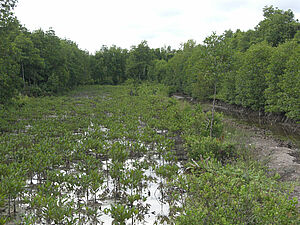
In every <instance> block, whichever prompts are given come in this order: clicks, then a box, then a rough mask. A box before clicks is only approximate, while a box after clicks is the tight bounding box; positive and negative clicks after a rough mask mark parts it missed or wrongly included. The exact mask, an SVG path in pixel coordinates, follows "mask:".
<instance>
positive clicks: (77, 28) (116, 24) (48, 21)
mask: <svg viewBox="0 0 300 225" xmlns="http://www.w3.org/2000/svg"><path fill="white" fill-rule="evenodd" d="M266 5H268V6H270V5H273V6H275V7H279V8H280V9H284V10H287V9H291V10H292V11H293V12H294V14H295V17H296V19H300V3H299V0H281V1H279V0H205V1H203V0H181V1H178V0H19V3H18V5H17V7H16V9H15V14H16V16H17V17H18V19H19V20H20V22H21V24H23V25H25V26H26V27H27V28H28V29H29V30H31V31H33V30H36V29H39V28H42V29H43V30H48V29H49V28H50V27H51V28H53V29H54V31H55V32H56V35H57V36H59V37H60V38H67V39H70V40H72V41H74V42H76V43H77V44H78V45H79V47H80V48H81V49H83V50H88V51H89V52H90V53H94V52H95V51H96V50H99V49H100V48H101V46H102V45H107V46H111V45H113V44H115V45H117V46H118V47H122V48H127V49H129V48H130V47H131V46H132V45H138V44H139V43H140V42H141V41H142V40H146V41H148V44H149V46H150V47H152V48H159V47H163V46H164V45H167V46H168V45H171V46H172V48H178V47H179V46H180V43H184V42H186V41H187V40H189V39H194V40H196V41H197V43H201V42H202V41H203V40H204V38H205V37H207V36H209V35H210V34H211V33H212V32H213V31H216V32H217V33H218V34H221V33H223V32H224V31H225V30H228V29H231V30H233V31H235V30H236V29H241V30H248V29H253V28H254V26H256V25H257V24H258V22H259V21H261V20H262V19H263V15H262V14H263V12H262V9H263V7H264V6H266Z"/></svg>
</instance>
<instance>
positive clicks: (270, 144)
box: [225, 118, 300, 209]
mask: <svg viewBox="0 0 300 225" xmlns="http://www.w3.org/2000/svg"><path fill="white" fill-rule="evenodd" d="M225 123H226V124H228V125H229V126H233V127H235V128H236V129H238V130H239V131H241V133H246V134H247V138H246V142H247V143H246V144H247V145H249V146H252V148H251V149H252V151H253V155H254V157H255V158H256V159H257V160H258V161H260V162H262V163H263V164H264V165H266V166H267V167H268V168H269V169H270V171H271V172H272V173H278V174H279V175H280V177H281V178H280V179H281V181H283V182H295V183H296V185H295V188H294V191H293V193H292V194H291V197H296V198H297V199H298V208H299V209H300V150H299V149H298V148H297V147H296V145H294V144H292V143H291V142H289V141H283V140H280V139H278V138H275V137H274V136H272V134H270V132H268V131H267V130H265V129H262V128H258V127H254V126H250V125H245V124H241V123H239V122H236V121H235V120H234V119H229V118H226V119H225Z"/></svg>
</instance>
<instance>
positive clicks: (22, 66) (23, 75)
mask: <svg viewBox="0 0 300 225" xmlns="http://www.w3.org/2000/svg"><path fill="white" fill-rule="evenodd" d="M21 68H22V77H23V84H24V88H25V74H24V65H23V63H22V64H21Z"/></svg>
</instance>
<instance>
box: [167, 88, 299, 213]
mask: <svg viewBox="0 0 300 225" xmlns="http://www.w3.org/2000/svg"><path fill="white" fill-rule="evenodd" d="M173 97H175V98H176V99H180V100H185V101H189V102H191V103H198V102H197V101H195V100H193V99H192V98H190V97H187V96H184V95H180V94H176V95H173ZM202 106H203V109H204V111H207V110H211V108H212V103H211V102H205V103H202ZM216 111H218V112H222V113H223V114H224V115H225V117H224V122H225V124H226V125H227V126H229V127H233V128H234V129H236V130H238V131H239V132H240V133H241V134H244V137H243V138H242V140H241V141H243V142H246V143H245V144H246V145H248V146H249V147H251V151H252V152H253V156H254V157H255V158H256V160H258V161H260V162H261V163H262V164H263V165H266V166H267V167H268V168H269V169H270V171H271V172H272V173H278V174H279V175H280V177H281V178H280V179H281V181H283V182H293V183H295V188H294V191H293V193H292V194H291V197H296V198H297V199H298V209H299V211H300V124H299V123H296V122H294V121H291V120H289V119H287V118H285V117H284V116H282V115H272V114H265V115H263V116H261V115H260V113H259V112H255V111H253V110H249V109H245V108H243V107H241V106H233V105H229V104H227V103H224V102H217V104H216ZM261 123H264V124H263V125H262V126H261Z"/></svg>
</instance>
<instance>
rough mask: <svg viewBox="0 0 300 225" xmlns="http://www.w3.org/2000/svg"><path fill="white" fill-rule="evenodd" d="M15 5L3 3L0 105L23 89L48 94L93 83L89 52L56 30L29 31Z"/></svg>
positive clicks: (8, 2) (33, 93) (32, 92)
mask: <svg viewBox="0 0 300 225" xmlns="http://www.w3.org/2000/svg"><path fill="white" fill-rule="evenodd" d="M15 4H16V1H15V0H6V1H1V4H0V7H1V18H0V48H1V50H0V90H1V91H0V104H3V103H7V102H8V101H10V100H11V99H12V98H13V97H15V96H16V95H18V94H19V93H20V92H22V93H24V94H27V95H34V96H36V95H46V94H53V93H58V92H61V91H63V90H66V89H70V88H73V87H74V86H76V85H79V84H86V83H91V78H90V68H91V67H90V57H91V56H90V55H89V53H88V52H86V51H82V50H80V49H79V48H78V46H77V45H76V44H75V43H74V42H72V41H69V40H63V39H60V38H59V37H57V36H56V35H55V32H54V31H53V30H49V31H46V32H44V31H42V30H36V31H34V32H29V31H28V30H27V29H26V28H25V27H23V26H21V25H20V23H19V21H18V20H17V19H16V18H15V17H14V15H13V14H12V13H11V12H12V9H13V8H14V7H15Z"/></svg>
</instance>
